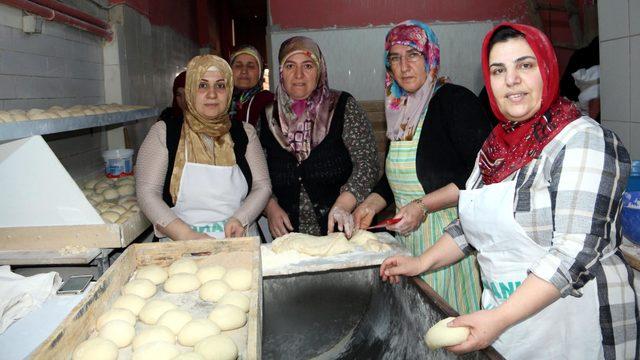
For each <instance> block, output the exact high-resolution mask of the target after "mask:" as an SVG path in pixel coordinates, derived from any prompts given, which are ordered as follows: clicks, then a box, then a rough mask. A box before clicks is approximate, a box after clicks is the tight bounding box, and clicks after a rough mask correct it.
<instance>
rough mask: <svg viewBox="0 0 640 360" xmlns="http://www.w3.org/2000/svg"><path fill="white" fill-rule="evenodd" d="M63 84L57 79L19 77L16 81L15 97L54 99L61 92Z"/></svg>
mask: <svg viewBox="0 0 640 360" xmlns="http://www.w3.org/2000/svg"><path fill="white" fill-rule="evenodd" d="M63 85H64V84H63V82H61V81H60V80H59V79H57V78H45V77H35V76H31V77H28V76H21V77H20V78H18V79H16V97H17V98H19V99H33V98H56V97H58V96H60V93H61V92H62V86H63Z"/></svg>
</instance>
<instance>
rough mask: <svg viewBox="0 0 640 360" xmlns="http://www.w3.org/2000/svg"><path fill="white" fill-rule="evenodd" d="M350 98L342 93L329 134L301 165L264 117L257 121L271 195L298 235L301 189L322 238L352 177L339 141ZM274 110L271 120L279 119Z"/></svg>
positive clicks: (344, 151) (346, 155)
mask: <svg viewBox="0 0 640 360" xmlns="http://www.w3.org/2000/svg"><path fill="white" fill-rule="evenodd" d="M350 97H351V95H350V94H348V93H346V92H342V94H341V95H340V98H339V99H338V102H337V105H336V107H335V110H334V112H333V117H332V118H331V125H330V128H329V133H328V134H327V136H326V137H325V138H324V139H323V140H322V142H321V143H320V144H318V145H317V146H316V147H315V148H313V150H311V153H310V154H309V157H308V158H307V159H305V160H303V161H302V162H300V163H298V160H297V159H296V157H295V156H294V155H293V154H292V153H291V152H289V151H288V150H286V149H283V148H282V146H280V144H279V143H278V141H277V140H276V138H275V137H274V136H273V134H272V133H271V131H270V130H269V125H268V123H267V121H268V120H267V119H266V116H263V117H262V118H261V120H260V122H261V123H260V129H261V131H260V142H261V143H262V146H263V147H264V148H265V150H266V154H267V164H268V165H269V175H270V176H271V186H272V189H273V194H274V195H275V196H276V198H277V199H278V204H279V205H280V206H281V207H282V209H283V210H284V211H286V212H287V214H288V215H289V218H290V220H291V222H292V225H293V228H294V231H299V227H300V218H299V216H300V191H301V188H300V186H301V185H303V186H304V188H305V190H306V191H307V194H309V198H310V199H311V202H312V203H313V210H314V212H315V215H316V219H317V221H318V225H319V226H320V230H321V232H322V234H326V233H327V220H328V214H329V210H331V206H333V204H334V203H335V201H336V199H337V198H338V196H339V195H340V187H342V186H343V185H344V184H345V183H346V182H347V180H348V179H349V176H351V171H352V169H353V164H352V163H351V156H350V155H349V151H348V150H347V147H346V146H345V145H344V142H343V141H342V129H343V125H344V111H345V106H346V103H347V100H348V99H349V98H350ZM277 108H278V107H277V104H275V103H274V104H273V118H274V119H278V112H277ZM372 146H375V144H372Z"/></svg>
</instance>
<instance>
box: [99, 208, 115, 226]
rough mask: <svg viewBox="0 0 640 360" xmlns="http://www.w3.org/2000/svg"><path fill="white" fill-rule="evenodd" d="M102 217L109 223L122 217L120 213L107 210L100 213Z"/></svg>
mask: <svg viewBox="0 0 640 360" xmlns="http://www.w3.org/2000/svg"><path fill="white" fill-rule="evenodd" d="M100 217H102V220H104V221H106V222H108V223H115V222H116V221H118V219H119V218H120V214H118V213H117V212H113V211H105V212H103V213H101V214H100Z"/></svg>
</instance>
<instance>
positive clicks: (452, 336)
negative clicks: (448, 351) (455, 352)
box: [424, 317, 469, 350]
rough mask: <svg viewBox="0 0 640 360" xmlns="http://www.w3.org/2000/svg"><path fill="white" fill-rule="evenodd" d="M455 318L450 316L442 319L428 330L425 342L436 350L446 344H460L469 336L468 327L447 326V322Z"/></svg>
mask: <svg viewBox="0 0 640 360" xmlns="http://www.w3.org/2000/svg"><path fill="white" fill-rule="evenodd" d="M453 319H455V318H453V317H448V318H446V319H444V320H440V321H438V323H437V324H435V325H433V326H432V327H431V329H429V331H427V334H426V335H425V336H424V342H425V343H427V346H428V347H429V349H431V350H435V349H439V348H441V347H445V346H452V345H458V344H460V343H463V342H464V341H465V340H467V337H469V328H468V327H466V326H462V327H454V328H450V327H447V324H448V323H450V322H451V321H453Z"/></svg>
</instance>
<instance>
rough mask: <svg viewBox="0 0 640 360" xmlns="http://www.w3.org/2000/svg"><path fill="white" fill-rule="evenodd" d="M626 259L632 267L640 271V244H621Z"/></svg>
mask: <svg viewBox="0 0 640 360" xmlns="http://www.w3.org/2000/svg"><path fill="white" fill-rule="evenodd" d="M620 250H621V251H622V254H623V255H624V258H625V260H627V262H628V263H629V265H631V267H632V268H634V269H636V270H638V271H640V246H638V245H635V244H632V243H629V244H622V245H620Z"/></svg>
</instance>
